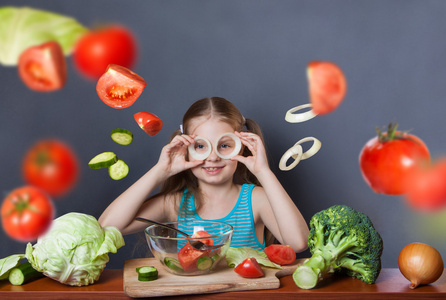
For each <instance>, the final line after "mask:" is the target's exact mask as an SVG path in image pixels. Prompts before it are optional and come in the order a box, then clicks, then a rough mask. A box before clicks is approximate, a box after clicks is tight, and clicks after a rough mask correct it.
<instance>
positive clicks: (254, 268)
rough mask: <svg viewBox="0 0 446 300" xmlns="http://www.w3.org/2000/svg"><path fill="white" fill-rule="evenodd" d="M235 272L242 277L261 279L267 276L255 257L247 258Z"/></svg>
mask: <svg viewBox="0 0 446 300" xmlns="http://www.w3.org/2000/svg"><path fill="white" fill-rule="evenodd" d="M234 271H235V272H236V273H237V274H239V275H240V276H242V277H246V278H259V277H262V276H264V275H265V273H264V272H263V270H262V268H261V267H260V265H259V263H258V262H257V260H256V259H255V258H254V257H251V258H247V259H245V260H244V261H242V262H241V263H240V264H238V265H237V266H236V267H235V268H234Z"/></svg>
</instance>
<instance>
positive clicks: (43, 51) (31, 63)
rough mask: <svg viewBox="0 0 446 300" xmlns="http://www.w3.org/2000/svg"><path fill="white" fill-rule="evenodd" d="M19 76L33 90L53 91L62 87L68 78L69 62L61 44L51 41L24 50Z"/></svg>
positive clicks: (19, 66) (19, 63)
mask: <svg viewBox="0 0 446 300" xmlns="http://www.w3.org/2000/svg"><path fill="white" fill-rule="evenodd" d="M18 71H19V76H20V78H21V79H22V81H23V82H24V83H25V84H26V85H27V86H28V87H29V88H30V89H32V90H34V91H39V92H51V91H55V90H58V89H61V88H62V87H63V86H64V85H65V82H66V80H67V64H66V61H65V57H64V54H63V51H62V48H61V46H60V45H59V44H58V43H57V42H55V41H50V42H47V43H44V44H41V45H38V46H32V47H29V48H28V49H26V50H25V51H23V52H22V54H21V55H20V57H19V61H18Z"/></svg>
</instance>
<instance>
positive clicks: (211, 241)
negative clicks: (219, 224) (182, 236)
mask: <svg viewBox="0 0 446 300" xmlns="http://www.w3.org/2000/svg"><path fill="white" fill-rule="evenodd" d="M211 236H212V235H211V234H209V233H207V232H206V231H204V230H199V231H197V232H195V233H194V235H193V236H192V237H193V238H200V240H199V241H200V242H202V243H203V244H206V245H214V239H202V238H204V237H211Z"/></svg>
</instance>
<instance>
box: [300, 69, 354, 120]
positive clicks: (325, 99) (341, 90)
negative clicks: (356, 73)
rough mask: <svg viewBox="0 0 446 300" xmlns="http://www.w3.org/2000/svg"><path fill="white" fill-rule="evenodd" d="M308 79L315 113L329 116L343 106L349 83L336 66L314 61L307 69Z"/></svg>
mask: <svg viewBox="0 0 446 300" xmlns="http://www.w3.org/2000/svg"><path fill="white" fill-rule="evenodd" d="M307 77H308V84H309V90H310V100H311V105H312V110H313V112H314V113H316V114H320V115H323V114H328V113H330V112H332V111H333V110H335V109H336V108H337V107H338V106H339V104H341V102H342V100H343V99H344V96H345V94H346V92H347V81H346V79H345V76H344V73H342V70H341V69H340V68H339V67H338V66H337V65H336V64H334V63H331V62H326V61H312V62H310V63H309V64H308V67H307Z"/></svg>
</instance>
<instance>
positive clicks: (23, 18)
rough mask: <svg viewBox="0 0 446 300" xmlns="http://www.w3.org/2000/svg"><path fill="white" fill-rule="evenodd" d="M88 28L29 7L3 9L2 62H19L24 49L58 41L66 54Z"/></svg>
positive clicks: (0, 31)
mask: <svg viewBox="0 0 446 300" xmlns="http://www.w3.org/2000/svg"><path fill="white" fill-rule="evenodd" d="M87 31H88V29H87V28H85V27H84V26H82V25H81V24H79V23H78V22H77V21H76V20H75V19H73V18H70V17H67V16H63V15H60V14H56V13H53V12H49V11H44V10H38V9H33V8H29V7H12V6H6V7H1V8H0V64H3V65H5V66H15V65H17V62H18V58H19V56H20V54H21V53H22V52H23V50H25V49H27V48H29V47H31V46H35V45H40V44H43V43H45V42H48V41H51V40H54V41H57V42H58V43H59V44H60V46H61V47H62V49H63V52H64V54H65V55H69V54H71V51H72V50H73V47H74V45H75V43H76V42H77V40H78V39H79V37H81V35H83V34H84V33H85V32H87Z"/></svg>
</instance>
